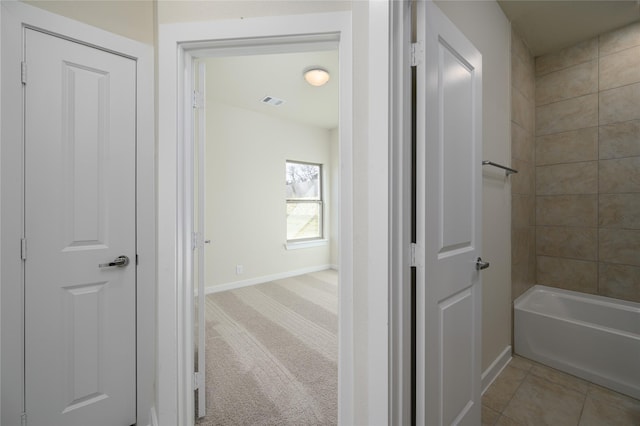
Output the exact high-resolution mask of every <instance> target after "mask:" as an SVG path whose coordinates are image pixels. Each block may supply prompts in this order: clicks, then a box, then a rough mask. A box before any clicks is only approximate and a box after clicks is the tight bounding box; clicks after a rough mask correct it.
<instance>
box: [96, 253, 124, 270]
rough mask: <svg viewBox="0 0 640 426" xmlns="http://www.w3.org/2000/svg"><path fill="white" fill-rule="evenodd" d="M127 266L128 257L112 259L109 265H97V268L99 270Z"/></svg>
mask: <svg viewBox="0 0 640 426" xmlns="http://www.w3.org/2000/svg"><path fill="white" fill-rule="evenodd" d="M128 264H129V257H128V256H118V257H116V258H115V259H113V260H112V261H111V262H109V263H101V264H99V265H98V267H100V268H109V267H111V266H127V265H128Z"/></svg>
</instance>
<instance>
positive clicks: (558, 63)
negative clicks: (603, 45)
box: [536, 38, 598, 76]
mask: <svg viewBox="0 0 640 426" xmlns="http://www.w3.org/2000/svg"><path fill="white" fill-rule="evenodd" d="M597 58H598V39H597V38H592V39H590V40H586V41H583V42H582V43H578V44H576V45H574V46H571V47H568V48H566V49H563V50H560V51H558V52H554V53H549V54H547V55H543V56H538V57H537V58H536V75H538V76H540V75H544V74H548V73H550V72H553V71H558V70H561V69H563V68H568V67H570V66H573V65H577V64H581V63H583V62H588V61H591V60H594V59H597Z"/></svg>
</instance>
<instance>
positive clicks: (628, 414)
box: [580, 385, 640, 426]
mask: <svg viewBox="0 0 640 426" xmlns="http://www.w3.org/2000/svg"><path fill="white" fill-rule="evenodd" d="M605 424H606V425H607V426H637V425H640V401H638V400H637V399H633V398H629V397H628V396H625V395H622V394H619V393H617V392H614V391H611V390H609V389H605V388H602V387H600V386H596V385H590V386H589V392H588V394H587V398H586V400H585V404H584V409H583V411H582V417H581V419H580V426H600V425H605Z"/></svg>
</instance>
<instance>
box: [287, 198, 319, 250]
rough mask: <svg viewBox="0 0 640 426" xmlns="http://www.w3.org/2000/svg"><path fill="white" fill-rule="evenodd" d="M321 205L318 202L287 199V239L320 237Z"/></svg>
mask: <svg viewBox="0 0 640 426" xmlns="http://www.w3.org/2000/svg"><path fill="white" fill-rule="evenodd" d="M321 206H322V204H321V203H320V202H315V203H314V202H295V201H287V240H300V239H307V238H320V237H321V236H322V230H321V226H322V218H321V217H320V212H321V211H322V208H321Z"/></svg>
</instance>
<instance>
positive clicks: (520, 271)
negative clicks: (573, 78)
mask: <svg viewBox="0 0 640 426" xmlns="http://www.w3.org/2000/svg"><path fill="white" fill-rule="evenodd" d="M534 131H535V66H534V58H533V55H532V54H531V52H530V51H529V49H528V48H527V46H526V44H525V43H524V41H523V40H522V38H521V37H520V36H519V35H518V34H516V33H515V32H513V31H512V32H511V166H512V167H513V168H515V169H516V170H518V172H519V173H518V174H514V175H511V176H510V177H509V179H510V180H511V297H512V300H513V299H515V298H516V297H518V296H519V295H520V294H522V293H524V292H525V291H526V290H527V289H528V288H529V287H531V286H532V285H534V284H535V283H536V228H535V225H536V223H535V199H536V194H535V143H534V139H535V136H534Z"/></svg>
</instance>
